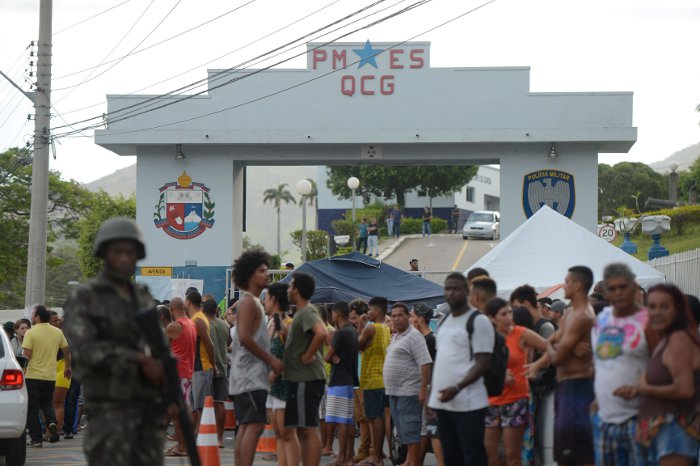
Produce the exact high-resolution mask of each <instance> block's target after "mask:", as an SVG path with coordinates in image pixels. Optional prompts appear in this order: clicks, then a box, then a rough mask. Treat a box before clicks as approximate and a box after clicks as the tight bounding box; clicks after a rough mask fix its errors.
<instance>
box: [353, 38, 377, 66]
mask: <svg viewBox="0 0 700 466" xmlns="http://www.w3.org/2000/svg"><path fill="white" fill-rule="evenodd" d="M352 51H353V52H355V53H356V54H358V55H359V56H360V58H361V60H360V65H359V66H358V68H362V67H363V66H365V65H366V64H367V63H369V64H370V65H372V66H373V67H375V68H377V55H379V54H380V53H381V52H382V50H381V49H373V48H372V45H371V44H370V43H369V40H367V42H365V47H364V48H362V49H352Z"/></svg>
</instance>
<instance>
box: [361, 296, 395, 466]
mask: <svg viewBox="0 0 700 466" xmlns="http://www.w3.org/2000/svg"><path fill="white" fill-rule="evenodd" d="M388 305H389V303H388V301H387V299H386V298H380V297H375V298H372V299H370V300H369V311H368V313H367V318H368V319H369V321H370V322H371V324H369V325H365V326H364V328H363V330H362V334H360V337H359V338H358V345H359V348H360V351H362V368H361V370H360V372H361V374H360V388H361V389H362V394H363V396H364V402H365V416H366V417H367V419H369V423H370V430H371V433H372V446H373V447H374V450H373V451H372V456H370V457H369V458H367V459H366V460H365V461H363V462H362V463H361V464H370V465H372V464H382V462H383V456H384V451H383V450H384V434H385V427H384V409H385V408H386V407H387V399H386V394H385V392H384V359H385V358H386V349H387V347H388V346H389V342H390V340H391V331H390V330H389V327H387V326H386V325H385V324H384V322H385V321H386V311H387V307H388ZM367 318H365V317H364V316H363V318H362V320H361V322H366V319H367Z"/></svg>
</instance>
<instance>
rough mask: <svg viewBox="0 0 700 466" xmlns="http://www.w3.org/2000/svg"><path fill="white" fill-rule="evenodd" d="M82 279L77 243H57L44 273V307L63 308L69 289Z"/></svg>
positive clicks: (68, 241) (71, 241)
mask: <svg viewBox="0 0 700 466" xmlns="http://www.w3.org/2000/svg"><path fill="white" fill-rule="evenodd" d="M82 279H83V274H82V273H81V272H80V262H78V245H77V241H75V240H59V241H57V242H56V245H55V247H54V248H53V249H52V251H51V254H50V259H49V261H48V270H47V272H46V305H47V306H63V303H64V302H65V300H66V298H67V297H68V294H69V293H70V290H71V288H72V287H73V286H74V285H75V284H76V283H78V282H80V281H82Z"/></svg>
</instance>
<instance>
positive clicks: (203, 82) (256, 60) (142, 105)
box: [110, 0, 432, 118]
mask: <svg viewBox="0 0 700 466" xmlns="http://www.w3.org/2000/svg"><path fill="white" fill-rule="evenodd" d="M384 1H385V0H379V1H375V2H374V3H372V4H370V5H367V6H366V7H363V8H361V9H360V10H357V11H355V12H353V13H351V14H348V15H346V16H344V17H342V18H340V19H338V20H336V21H334V22H332V23H330V24H327V25H326V26H323V27H321V28H318V29H316V30H314V31H312V32H310V33H307V34H304V35H303V36H301V37H298V38H296V39H294V40H292V41H289V42H287V43H286V44H283V45H281V46H279V47H276V48H274V49H272V50H269V51H267V52H265V53H263V54H261V55H258V56H256V57H253V58H250V59H248V60H246V61H244V62H242V63H239V64H238V65H235V66H233V67H231V68H228V69H226V70H222V71H219V72H216V73H214V74H213V75H212V76H210V77H207V78H202V79H200V80H198V81H195V82H194V83H190V84H188V85H185V86H183V87H181V88H179V89H176V90H174V91H170V92H168V93H166V94H162V95H160V96H155V97H152V98H150V99H147V100H146V101H144V102H139V103H137V104H133V105H131V106H127V107H124V108H121V109H119V110H116V111H115V112H112V114H110V115H114V114H116V113H119V114H120V118H123V117H124V116H127V115H129V114H132V113H134V112H137V111H139V110H145V109H146V108H148V107H153V106H154V105H157V103H158V102H159V101H164V100H166V99H165V98H166V97H172V96H180V95H184V94H185V92H187V91H193V90H195V89H196V88H197V87H201V86H206V88H205V89H204V90H202V91H199V92H197V93H195V94H188V95H187V97H186V99H188V98H191V97H196V96H197V95H202V94H204V93H205V92H207V91H209V90H214V89H218V88H219V87H222V86H215V87H211V85H212V84H214V83H216V82H218V81H221V80H222V79H224V78H226V77H227V76H228V74H229V73H230V72H231V71H233V70H241V69H249V68H250V67H252V66H255V65H257V64H260V63H263V62H264V61H266V60H269V59H272V58H275V57H278V56H280V55H282V54H283V53H285V52H287V51H290V50H294V49H295V48H298V47H299V46H304V45H305V44H299V45H294V44H295V43H296V42H300V41H302V40H306V39H308V38H309V37H310V36H312V35H313V34H316V33H317V32H318V33H320V32H321V31H323V30H324V29H327V28H329V27H331V26H333V25H336V24H339V23H341V22H343V21H345V20H347V19H349V18H352V17H353V16H356V15H358V14H360V13H362V12H364V11H366V10H368V9H370V8H372V7H374V6H376V5H378V4H380V3H383V2H384ZM404 1H406V0H399V1H398V2H397V3H395V4H393V5H392V6H396V5H398V4H399V3H403V2H404ZM421 1H424V0H421ZM428 1H432V0H428ZM390 7H391V6H390ZM390 7H388V8H390ZM386 9H387V8H384V9H381V10H379V11H376V12H374V13H372V14H368V15H366V16H364V17H361V18H358V19H356V20H355V21H352V22H350V23H348V24H345V25H342V26H340V27H337V28H336V29H332V30H331V31H328V32H326V33H324V34H320V35H318V36H316V37H314V38H313V39H311V40H315V39H318V38H319V37H324V36H327V35H328V34H332V33H333V32H336V31H338V30H340V29H344V28H346V27H348V26H350V25H352V24H355V23H357V22H359V21H361V20H362V19H366V18H368V17H370V16H373V15H375V14H377V13H380V12H382V11H385V10H386ZM341 37H344V36H341ZM336 40H337V39H336ZM329 43H331V42H328V43H327V44H329ZM287 47H291V48H290V49H289V50H284V49H285V48H287ZM317 48H318V47H317ZM274 52H278V53H276V54H273V53H274ZM306 53H307V52H306V51H304V52H301V53H298V54H296V55H294V56H291V57H289V58H287V59H286V60H282V61H280V62H277V63H275V64H273V65H272V66H276V65H279V64H282V63H285V62H287V61H290V60H292V59H294V58H297V57H300V56H303V55H305V54H306ZM271 54H272V55H271ZM268 55H269V56H268ZM265 57H267V58H265ZM243 65H247V66H243ZM266 69H269V67H267V68H262V69H261V70H258V71H256V72H255V73H252V74H257V72H259V71H263V70H266ZM247 77H249V76H248V75H245V76H242V77H240V78H238V79H245V78H247ZM238 79H236V80H238ZM132 107H133V108H134V109H133V110H131V108H132ZM136 107H139V108H136ZM127 110H129V111H127ZM124 112H126V113H124ZM141 113H143V112H141Z"/></svg>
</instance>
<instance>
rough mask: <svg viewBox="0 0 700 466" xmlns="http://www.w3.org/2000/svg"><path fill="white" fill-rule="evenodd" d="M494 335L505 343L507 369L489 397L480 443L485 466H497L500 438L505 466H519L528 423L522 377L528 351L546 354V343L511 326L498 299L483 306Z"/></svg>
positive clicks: (526, 393) (507, 307)
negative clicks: (498, 388)
mask: <svg viewBox="0 0 700 466" xmlns="http://www.w3.org/2000/svg"><path fill="white" fill-rule="evenodd" d="M485 311H486V314H487V315H488V316H489V317H490V318H491V321H492V322H493V324H494V326H495V327H496V331H497V332H498V333H500V334H501V335H503V337H504V338H505V339H506V346H507V347H508V352H509V355H508V369H507V371H506V384H505V387H504V388H503V392H501V394H500V395H498V396H492V397H489V407H488V410H487V411H486V434H485V435H484V443H485V446H486V454H487V455H488V460H489V466H498V465H499V463H500V461H499V458H498V444H499V442H500V440H501V435H503V446H504V447H505V450H506V463H507V465H508V466H522V455H521V451H522V446H523V435H524V433H525V428H526V427H527V426H528V424H529V422H530V386H529V384H528V381H527V377H526V376H525V364H527V363H528V350H530V349H535V350H537V351H540V352H544V351H546V350H547V341H546V340H545V339H544V338H542V337H541V336H539V335H538V334H536V333H535V332H533V331H532V330H529V329H527V328H525V327H521V326H519V325H514V324H513V310H512V309H511V308H510V305H509V304H508V303H507V302H506V301H504V300H502V299H501V298H491V299H490V300H489V301H488V302H487V303H486V306H485Z"/></svg>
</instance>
